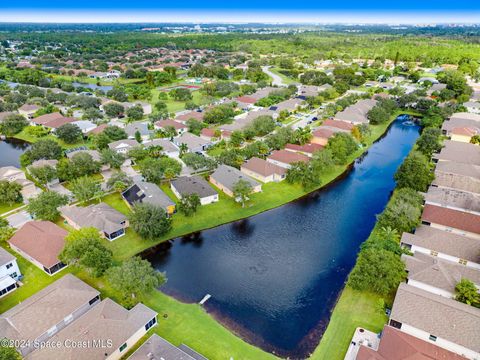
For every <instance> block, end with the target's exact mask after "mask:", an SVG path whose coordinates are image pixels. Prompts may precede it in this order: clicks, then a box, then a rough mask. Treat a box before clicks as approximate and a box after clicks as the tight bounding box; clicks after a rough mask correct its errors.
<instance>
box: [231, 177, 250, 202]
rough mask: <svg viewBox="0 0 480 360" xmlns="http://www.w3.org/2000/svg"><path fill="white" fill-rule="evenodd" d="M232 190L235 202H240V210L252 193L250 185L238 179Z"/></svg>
mask: <svg viewBox="0 0 480 360" xmlns="http://www.w3.org/2000/svg"><path fill="white" fill-rule="evenodd" d="M232 190H233V197H234V199H235V201H238V202H241V203H242V208H243V207H245V203H246V202H247V201H248V200H249V199H250V197H249V196H250V194H251V193H252V192H253V188H252V184H250V183H249V182H248V181H246V180H243V179H240V180H238V181H237V182H236V183H235V184H234V185H233V189H232Z"/></svg>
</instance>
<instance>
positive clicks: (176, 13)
mask: <svg viewBox="0 0 480 360" xmlns="http://www.w3.org/2000/svg"><path fill="white" fill-rule="evenodd" d="M233 20H236V21H237V22H246V21H249V20H251V21H255V22H261V21H268V22H288V21H291V22H293V21H301V20H302V21H305V22H312V21H317V22H349V21H352V22H361V21H364V22H398V23H412V22H414V23H417V22H423V21H425V22H430V21H436V22H441V21H445V22H452V21H454V22H480V1H477V0H423V1H422V0H400V1H399V0H397V1H386V0H367V1H359V0H341V1H333V0H327V1H326V0H303V1H292V0H261V1H259V0H243V1H225V0H200V1H199V0H183V1H162V0H157V1H153V0H81V1H65V0H21V1H12V0H1V1H0V21H59V22H69V21H88V22H99V21H104V22H114V21H120V22H138V21H150V22H155V21H169V22H175V21H177V22H184V21H191V22H197V21H198V22H215V21H220V22H230V21H233Z"/></svg>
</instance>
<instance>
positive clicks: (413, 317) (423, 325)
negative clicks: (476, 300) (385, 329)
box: [389, 283, 480, 359]
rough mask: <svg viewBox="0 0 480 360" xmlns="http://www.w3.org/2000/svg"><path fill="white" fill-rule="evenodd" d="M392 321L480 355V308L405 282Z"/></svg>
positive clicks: (414, 332) (429, 338)
mask: <svg viewBox="0 0 480 360" xmlns="http://www.w3.org/2000/svg"><path fill="white" fill-rule="evenodd" d="M389 325H390V326H392V327H394V328H396V329H399V330H400V331H402V332H404V333H407V334H409V335H412V336H415V337H417V338H419V339H421V340H424V341H427V342H429V343H432V344H435V345H437V346H439V347H441V348H443V349H446V350H449V351H452V352H454V353H456V354H459V355H462V356H464V357H466V358H467V359H478V358H479V357H480V342H479V341H478V339H479V336H480V309H477V308H475V307H473V306H470V305H467V304H463V303H461V302H459V301H456V300H452V299H448V298H446V297H443V296H440V295H436V294H433V293H431V292H428V291H425V290H423V289H420V288H417V287H414V286H411V285H408V284H405V283H402V284H400V286H399V287H398V290H397V294H396V297H395V301H394V303H393V307H392V312H391V315H390V320H389Z"/></svg>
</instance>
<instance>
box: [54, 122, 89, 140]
mask: <svg viewBox="0 0 480 360" xmlns="http://www.w3.org/2000/svg"><path fill="white" fill-rule="evenodd" d="M55 134H56V135H57V136H58V138H59V139H62V140H63V141H65V142H66V143H67V144H74V143H76V142H77V141H79V140H80V139H81V138H82V136H83V134H82V130H81V129H80V128H79V127H78V126H77V125H75V124H72V123H67V124H63V125H62V126H60V127H59V128H58V129H57V130H55Z"/></svg>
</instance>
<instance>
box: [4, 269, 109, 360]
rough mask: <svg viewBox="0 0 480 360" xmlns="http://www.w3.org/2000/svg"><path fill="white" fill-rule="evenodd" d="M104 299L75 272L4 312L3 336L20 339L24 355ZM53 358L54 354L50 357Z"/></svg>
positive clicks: (20, 348) (20, 347)
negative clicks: (74, 274)
mask: <svg viewBox="0 0 480 360" xmlns="http://www.w3.org/2000/svg"><path fill="white" fill-rule="evenodd" d="M99 301H100V293H99V292H98V291H97V290H95V289H94V288H92V287H91V286H90V285H87V284H86V283H84V282H83V281H81V280H80V279H78V278H76V277H75V276H73V275H71V274H66V275H65V276H63V277H62V278H60V279H59V280H57V281H55V282H54V283H52V284H50V285H48V286H47V287H45V288H43V289H42V290H40V291H38V292H37V293H35V294H33V295H32V296H30V297H29V298H26V299H25V300H23V301H22V302H20V303H19V304H18V305H16V306H14V307H13V308H11V309H10V310H8V311H6V312H4V313H3V314H1V315H0V338H2V339H3V338H7V339H10V340H14V341H15V340H16V341H18V344H22V345H24V344H25V345H26V346H19V347H17V350H18V351H20V353H21V354H22V355H23V356H26V355H28V354H30V353H31V352H32V351H35V350H36V347H35V346H34V342H37V343H40V342H45V341H47V340H49V339H51V338H52V336H53V335H55V334H56V333H57V332H58V331H60V330H62V329H63V328H65V327H67V326H68V325H69V324H70V323H72V322H74V321H75V320H76V319H78V318H80V317H81V316H82V315H83V314H85V313H86V312H88V311H89V310H90V309H91V308H93V307H95V305H96V304H97V303H98V302H99ZM50 359H51V358H50Z"/></svg>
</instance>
